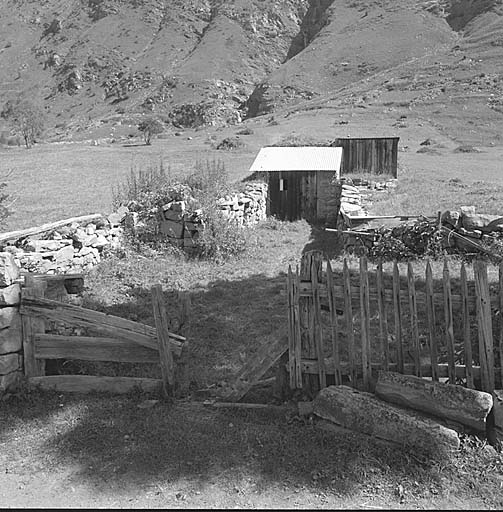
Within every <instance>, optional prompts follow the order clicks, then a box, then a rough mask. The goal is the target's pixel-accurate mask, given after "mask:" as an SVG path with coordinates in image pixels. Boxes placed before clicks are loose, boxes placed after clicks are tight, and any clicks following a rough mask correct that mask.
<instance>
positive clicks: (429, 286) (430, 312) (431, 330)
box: [426, 261, 438, 381]
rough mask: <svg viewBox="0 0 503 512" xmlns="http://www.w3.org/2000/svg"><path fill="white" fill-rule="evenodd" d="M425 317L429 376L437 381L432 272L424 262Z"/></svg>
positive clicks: (436, 346) (429, 266) (429, 264)
mask: <svg viewBox="0 0 503 512" xmlns="http://www.w3.org/2000/svg"><path fill="white" fill-rule="evenodd" d="M426 318H427V319H428V336H429V342H430V343H429V345H430V361H431V376H432V378H433V380H434V381H438V340H437V334H436V320H435V301H434V298H433V273H432V270H431V263H430V261H428V262H427V263H426Z"/></svg>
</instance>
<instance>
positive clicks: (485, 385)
mask: <svg viewBox="0 0 503 512" xmlns="http://www.w3.org/2000/svg"><path fill="white" fill-rule="evenodd" d="M473 271H474V278H475V294H476V299H477V322H478V331H479V357H480V367H481V369H482V371H481V374H482V375H481V377H482V391H487V392H488V393H492V392H493V391H494V376H495V370H494V353H493V330H492V319H491V305H490V302H489V284H488V281H487V266H486V264H485V263H484V262H482V261H476V262H475V263H474V264H473Z"/></svg>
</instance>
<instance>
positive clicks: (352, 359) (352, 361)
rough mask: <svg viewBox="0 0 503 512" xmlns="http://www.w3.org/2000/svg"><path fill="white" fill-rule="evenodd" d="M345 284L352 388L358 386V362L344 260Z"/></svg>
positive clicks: (345, 260) (348, 281) (346, 263)
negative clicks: (356, 359)
mask: <svg viewBox="0 0 503 512" xmlns="http://www.w3.org/2000/svg"><path fill="white" fill-rule="evenodd" d="M342 278H343V283H344V318H345V319H346V342H347V347H348V358H349V366H350V371H349V378H350V381H351V385H352V386H356V361H355V332H354V325H353V307H352V305H351V279H350V275H349V267H348V261H347V259H346V258H344V263H343V268H342Z"/></svg>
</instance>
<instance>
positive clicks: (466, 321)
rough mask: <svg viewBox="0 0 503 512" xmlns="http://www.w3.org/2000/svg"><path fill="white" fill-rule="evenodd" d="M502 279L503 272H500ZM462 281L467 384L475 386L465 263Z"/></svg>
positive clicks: (462, 313)
mask: <svg viewBox="0 0 503 512" xmlns="http://www.w3.org/2000/svg"><path fill="white" fill-rule="evenodd" d="M500 279H501V274H500ZM460 282H461V298H462V302H461V315H462V318H463V345H464V363H465V369H466V385H467V387H469V388H472V389H473V388H474V385H473V367H472V358H473V355H472V340H471V337H470V309H469V307H468V280H467V278H466V268H465V264H464V263H462V264H461V271H460Z"/></svg>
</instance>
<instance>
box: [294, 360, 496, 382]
mask: <svg viewBox="0 0 503 512" xmlns="http://www.w3.org/2000/svg"><path fill="white" fill-rule="evenodd" d="M301 365H302V371H303V372H304V373H310V374H313V375H317V374H318V363H317V361H313V360H311V359H302V361H301ZM340 366H341V373H342V375H349V374H350V370H351V365H350V364H349V362H348V361H341V362H340ZM382 369H383V368H382V365H381V364H380V363H372V372H373V373H374V374H375V375H377V374H378V373H379V371H380V370H382ZM455 369H456V378H458V379H464V377H465V373H466V368H465V365H463V364H458V365H456V367H455ZM325 370H326V372H327V374H328V375H333V372H334V364H333V361H332V358H327V359H326V360H325ZM414 370H415V367H414V363H405V364H404V366H403V372H402V373H403V375H414ZM472 370H473V378H474V380H475V381H477V380H479V379H481V370H480V366H475V365H474V366H473V367H472ZM389 371H392V372H397V371H398V365H397V363H393V362H391V363H390V364H389ZM496 371H497V372H500V368H496ZM421 373H422V375H423V377H422V378H423V379H424V378H430V377H431V365H429V364H427V363H425V364H422V365H421ZM358 375H361V369H358ZM438 376H439V378H441V379H443V378H447V377H448V376H449V364H448V363H439V365H438ZM495 382H496V385H497V386H500V385H502V383H501V382H500V376H499V374H498V375H497V379H496V381H495Z"/></svg>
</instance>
